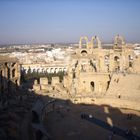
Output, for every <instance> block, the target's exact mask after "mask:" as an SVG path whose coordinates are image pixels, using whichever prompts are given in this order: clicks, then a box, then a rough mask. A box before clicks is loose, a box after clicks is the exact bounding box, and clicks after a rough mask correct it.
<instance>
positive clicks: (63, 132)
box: [45, 101, 140, 140]
mask: <svg viewBox="0 0 140 140" xmlns="http://www.w3.org/2000/svg"><path fill="white" fill-rule="evenodd" d="M82 113H87V114H91V115H92V116H93V117H95V118H97V119H99V120H101V121H104V122H106V123H108V124H110V125H111V126H116V127H119V128H121V129H123V130H127V129H131V130H132V132H133V133H134V134H137V135H140V112H138V111H134V110H128V109H118V108H112V107H109V106H108V105H102V106H99V105H85V104H79V105H78V104H72V103H69V102H64V101H58V102H57V103H56V104H55V110H54V111H53V112H50V113H48V114H47V117H46V121H45V123H46V126H47V129H48V132H49V133H50V134H51V136H52V138H53V140H93V139H94V140H96V139H98V140H109V139H111V137H112V136H113V137H112V139H113V140H123V139H124V138H123V137H121V136H118V135H113V133H112V132H111V131H109V130H107V129H105V128H104V127H102V126H100V125H96V124H94V123H91V122H89V121H87V120H85V119H81V114H82ZM128 114H132V119H128V118H127V116H128Z"/></svg>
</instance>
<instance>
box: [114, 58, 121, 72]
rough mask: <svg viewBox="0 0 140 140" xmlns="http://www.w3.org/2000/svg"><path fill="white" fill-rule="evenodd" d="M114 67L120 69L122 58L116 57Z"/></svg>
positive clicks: (116, 69)
mask: <svg viewBox="0 0 140 140" xmlns="http://www.w3.org/2000/svg"><path fill="white" fill-rule="evenodd" d="M114 69H115V71H118V70H120V58H119V57H118V56H115V57H114Z"/></svg>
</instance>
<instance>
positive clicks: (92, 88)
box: [90, 81, 95, 91]
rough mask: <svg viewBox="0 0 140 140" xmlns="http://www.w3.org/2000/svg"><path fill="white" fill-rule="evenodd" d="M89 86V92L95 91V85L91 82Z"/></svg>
mask: <svg viewBox="0 0 140 140" xmlns="http://www.w3.org/2000/svg"><path fill="white" fill-rule="evenodd" d="M90 85H91V91H94V90H95V83H94V82H93V81H91V82H90Z"/></svg>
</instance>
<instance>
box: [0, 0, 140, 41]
mask: <svg viewBox="0 0 140 140" xmlns="http://www.w3.org/2000/svg"><path fill="white" fill-rule="evenodd" d="M116 34H121V35H123V36H125V39H126V41H128V42H140V0H0V44H5V43H6V44H7V43H12V44H13V43H48V42H49V43H54V42H78V41H79V38H80V36H84V35H87V36H88V37H91V36H92V35H98V36H99V38H100V39H101V40H102V41H103V42H108V41H112V40H113V38H114V36H115V35H116Z"/></svg>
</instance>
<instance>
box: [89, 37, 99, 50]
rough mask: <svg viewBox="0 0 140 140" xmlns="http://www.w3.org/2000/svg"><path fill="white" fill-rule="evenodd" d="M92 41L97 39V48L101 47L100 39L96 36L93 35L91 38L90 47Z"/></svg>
mask: <svg viewBox="0 0 140 140" xmlns="http://www.w3.org/2000/svg"><path fill="white" fill-rule="evenodd" d="M94 41H97V48H101V41H100V39H99V37H98V36H93V37H92V38H91V48H94V47H95V46H94Z"/></svg>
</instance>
